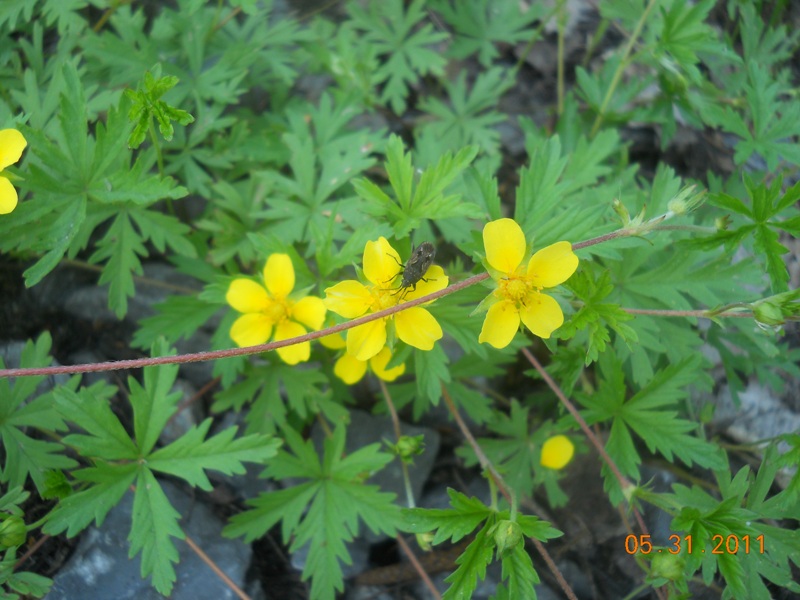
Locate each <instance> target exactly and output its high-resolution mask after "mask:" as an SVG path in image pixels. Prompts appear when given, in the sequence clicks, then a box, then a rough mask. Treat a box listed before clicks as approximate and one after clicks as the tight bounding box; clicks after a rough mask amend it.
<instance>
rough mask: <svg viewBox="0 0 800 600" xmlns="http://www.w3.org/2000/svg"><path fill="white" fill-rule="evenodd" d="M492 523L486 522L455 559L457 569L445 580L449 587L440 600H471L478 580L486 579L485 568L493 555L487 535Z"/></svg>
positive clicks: (491, 543) (492, 545) (491, 544)
mask: <svg viewBox="0 0 800 600" xmlns="http://www.w3.org/2000/svg"><path fill="white" fill-rule="evenodd" d="M493 521H494V519H490V520H488V521H486V524H485V525H484V526H483V528H482V529H481V530H480V531H479V532H478V534H477V535H476V536H475V539H474V540H473V541H472V543H470V545H469V546H467V549H466V550H464V553H463V554H462V555H461V556H459V557H458V558H457V559H456V564H458V568H457V569H456V570H455V571H454V572H453V573H452V574H451V575H449V576H448V577H447V579H445V581H446V582H447V583H449V584H450V587H449V588H447V591H446V592H445V593H444V594H443V595H442V600H461V599H462V598H471V597H472V593H473V592H474V591H475V588H476V587H477V586H478V579H481V580H483V579H485V578H486V567H487V566H488V565H489V563H490V562H492V555H493V554H494V542H493V540H491V539H490V538H489V537H488V535H487V533H488V531H489V529H490V528H491V526H492V525H494V522H493Z"/></svg>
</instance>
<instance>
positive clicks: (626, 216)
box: [611, 198, 631, 225]
mask: <svg viewBox="0 0 800 600" xmlns="http://www.w3.org/2000/svg"><path fill="white" fill-rule="evenodd" d="M611 206H612V207H613V208H614V212H615V213H617V215H618V216H619V218H620V220H621V221H622V224H623V225H627V224H628V223H630V222H631V214H630V213H629V212H628V209H627V208H625V205H624V204H623V203H622V202H620V201H619V199H617V198H614V202H613V203H612V205H611Z"/></svg>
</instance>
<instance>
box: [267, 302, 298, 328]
mask: <svg viewBox="0 0 800 600" xmlns="http://www.w3.org/2000/svg"><path fill="white" fill-rule="evenodd" d="M264 314H265V315H266V317H267V318H268V319H269V320H270V321H272V322H273V323H280V322H281V321H284V320H285V319H287V318H288V317H289V315H290V314H291V306H290V304H289V301H288V300H275V299H273V300H272V302H270V304H269V306H267V308H266V309H265V310H264Z"/></svg>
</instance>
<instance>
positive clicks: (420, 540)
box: [416, 531, 433, 552]
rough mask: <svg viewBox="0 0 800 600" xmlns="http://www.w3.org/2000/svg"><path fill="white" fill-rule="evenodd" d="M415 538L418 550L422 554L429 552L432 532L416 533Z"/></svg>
mask: <svg viewBox="0 0 800 600" xmlns="http://www.w3.org/2000/svg"><path fill="white" fill-rule="evenodd" d="M416 537H417V546H419V548H420V550H422V551H423V552H430V551H431V548H432V547H433V546H431V542H433V532H432V531H428V532H426V533H418V534H417V535H416Z"/></svg>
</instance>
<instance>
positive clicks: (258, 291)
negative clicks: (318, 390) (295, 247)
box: [225, 254, 325, 365]
mask: <svg viewBox="0 0 800 600" xmlns="http://www.w3.org/2000/svg"><path fill="white" fill-rule="evenodd" d="M263 276H264V284H265V285H266V289H264V286H262V285H260V284H258V283H256V282H255V281H253V280H251V279H234V280H233V281H232V282H231V285H230V287H229V288H228V293H227V294H226V295H225V300H227V302H228V304H230V305H231V306H232V307H233V308H234V310H237V311H239V312H240V313H244V314H243V315H242V316H241V317H239V318H238V319H236V321H235V322H234V323H233V326H232V327H231V334H230V335H231V338H232V339H233V341H234V342H236V344H237V345H238V346H239V347H245V346H257V345H259V344H264V343H266V342H267V340H269V339H270V337H273V336H272V334H273V331H274V333H275V335H274V339H275V341H276V342H277V341H280V340H285V339H288V338H293V337H297V336H301V335H304V334H305V333H306V332H307V331H306V327H309V328H310V329H319V328H321V327H322V324H323V323H324V322H325V305H324V304H323V303H322V299H321V298H316V297H314V296H306V297H304V298H300V299H292V298H290V297H289V294H291V293H292V290H293V289H294V266H293V265H292V259H291V258H289V255H288V254H272V255H270V257H269V258H268V259H267V263H266V264H265V265H264V272H263ZM303 325H305V326H306V327H304V326H303ZM277 352H278V356H280V357H281V359H283V362H285V363H287V364H290V365H296V364H297V363H299V362H305V361H307V360H308V358H309V356H310V355H311V344H310V343H309V342H302V343H300V344H295V345H293V346H286V347H284V348H278V350H277Z"/></svg>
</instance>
